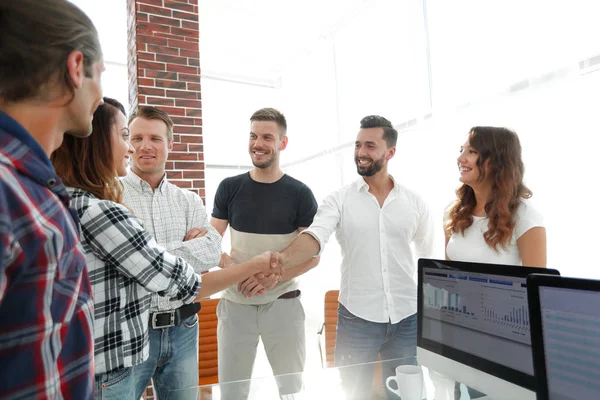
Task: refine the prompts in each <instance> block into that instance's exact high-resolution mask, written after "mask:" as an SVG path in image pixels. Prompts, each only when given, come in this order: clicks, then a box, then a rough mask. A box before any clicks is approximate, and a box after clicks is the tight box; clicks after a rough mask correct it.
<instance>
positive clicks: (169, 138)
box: [122, 107, 221, 400]
mask: <svg viewBox="0 0 600 400" xmlns="http://www.w3.org/2000/svg"><path fill="white" fill-rule="evenodd" d="M129 130H130V132H131V136H130V137H131V144H132V145H133V147H134V148H135V150H136V152H135V155H134V157H133V165H132V169H131V171H129V174H128V175H127V176H126V177H125V178H123V181H122V182H123V189H124V190H123V200H124V203H125V204H126V205H127V206H128V207H130V208H131V209H132V210H133V212H134V213H135V215H136V216H137V217H138V218H140V219H141V220H142V221H143V224H144V228H146V230H148V231H149V232H150V233H152V235H153V236H154V237H155V239H156V241H157V242H158V243H159V244H160V245H161V246H163V247H164V248H165V249H166V250H167V251H168V252H169V253H171V254H175V255H177V256H180V257H182V258H183V259H184V260H185V261H187V262H188V263H189V264H190V265H192V266H193V267H194V270H195V271H196V273H201V272H203V271H206V270H208V269H210V268H211V267H216V266H217V265H218V264H219V261H220V259H221V235H219V233H218V232H217V231H216V230H215V229H214V228H213V227H212V226H211V225H210V224H209V221H208V215H207V213H206V210H205V208H204V204H203V203H202V199H201V198H200V197H199V196H198V195H197V194H196V193H193V192H191V191H189V190H183V189H180V188H179V187H177V186H175V185H173V184H172V183H170V182H169V181H168V180H167V176H166V174H165V162H166V160H167V157H168V155H169V151H170V150H171V149H172V148H173V121H172V120H171V118H170V117H169V115H168V114H167V113H165V112H164V111H162V110H160V109H158V108H156V107H141V108H140V109H139V110H138V111H136V113H134V114H133V115H132V116H131V117H130V119H129ZM198 310H199V305H198V304H196V303H191V304H188V305H183V303H182V302H180V301H169V299H167V298H165V297H161V296H159V295H153V296H152V299H151V304H150V321H149V327H150V356H149V358H148V359H147V360H146V361H145V362H143V363H142V364H140V365H139V366H136V367H135V368H136V369H135V375H136V377H135V381H136V385H137V386H138V387H140V388H144V387H145V386H146V385H147V384H148V383H149V382H150V379H152V380H153V384H154V390H155V393H157V394H158V398H159V399H166V398H167V397H168V398H169V399H172V400H173V399H175V400H183V399H186V400H187V399H190V400H192V399H194V400H195V399H196V398H197V397H196V395H195V392H194V391H192V390H190V391H186V390H179V391H177V392H174V393H173V392H171V391H173V390H177V389H184V388H188V387H193V386H196V385H197V384H198V321H197V316H196V312H197V311H198ZM140 390H141V389H140Z"/></svg>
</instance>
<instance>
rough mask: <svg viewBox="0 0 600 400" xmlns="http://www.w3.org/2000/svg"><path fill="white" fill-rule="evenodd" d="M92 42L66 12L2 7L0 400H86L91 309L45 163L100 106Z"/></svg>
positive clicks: (58, 184) (70, 227)
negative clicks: (65, 135)
mask: <svg viewBox="0 0 600 400" xmlns="http://www.w3.org/2000/svg"><path fill="white" fill-rule="evenodd" d="M103 71H104V62H103V61H102V49H101V48H100V43H99V40H98V33H97V31H96V28H95V27H94V25H93V24H92V22H91V21H90V19H89V18H88V17H87V16H86V15H85V14H84V13H83V12H82V11H81V10H80V9H79V8H77V7H76V6H75V5H73V4H72V3H70V2H69V1H66V0H44V1H39V0H18V1H4V0H3V1H0V397H1V398H8V399H82V400H89V399H92V397H93V384H94V364H93V354H94V353H93V332H92V329H93V328H92V324H93V314H94V312H93V302H92V291H91V287H90V280H89V277H88V273H87V269H86V265H85V257H84V255H83V252H82V248H81V245H80V243H79V232H78V231H77V226H76V224H75V222H74V220H73V216H72V215H71V214H70V213H69V211H68V206H69V196H68V194H67V191H66V189H65V186H64V185H63V183H62V181H61V180H60V178H59V177H58V176H57V174H56V172H55V170H54V168H53V167H52V164H51V163H50V160H49V156H50V154H51V153H52V152H53V151H54V150H56V148H57V147H58V146H59V145H60V144H61V142H62V141H63V136H64V133H65V132H68V133H69V134H70V135H72V136H76V137H87V136H89V134H90V133H91V132H92V126H91V123H92V115H93V113H94V110H96V108H97V107H98V106H99V105H100V104H102V89H101V84H100V77H101V74H102V72H103Z"/></svg>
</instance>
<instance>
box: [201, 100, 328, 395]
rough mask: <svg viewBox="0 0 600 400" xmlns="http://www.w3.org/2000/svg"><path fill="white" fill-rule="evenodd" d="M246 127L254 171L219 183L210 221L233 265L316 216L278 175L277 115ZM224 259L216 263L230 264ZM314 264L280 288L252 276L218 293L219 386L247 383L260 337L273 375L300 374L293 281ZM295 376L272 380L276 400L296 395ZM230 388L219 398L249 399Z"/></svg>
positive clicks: (300, 191)
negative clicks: (226, 238)
mask: <svg viewBox="0 0 600 400" xmlns="http://www.w3.org/2000/svg"><path fill="white" fill-rule="evenodd" d="M250 122H251V130H250V143H249V152H250V157H251V158H252V163H253V164H254V167H255V168H254V169H252V170H251V171H250V172H248V173H245V174H241V175H237V176H234V177H230V178H227V179H225V180H223V181H222V182H221V184H220V185H219V188H218V189H217V193H216V195H215V201H214V209H213V213H212V220H211V224H212V225H213V226H214V227H215V228H216V229H217V231H219V233H221V235H223V234H224V233H225V230H226V229H227V226H228V225H229V226H230V233H231V259H232V261H233V262H235V263H242V262H244V261H246V260H249V259H250V258H252V257H253V256H255V255H257V254H261V253H262V252H264V251H266V250H272V251H281V250H283V249H284V248H285V247H287V245H289V244H290V243H291V241H292V240H293V239H294V238H295V237H296V236H297V235H298V233H299V232H300V231H302V230H303V229H306V228H307V227H308V226H309V225H310V224H311V223H312V220H313V217H314V215H315V213H316V212H317V202H316V201H315V198H314V196H313V194H312V191H311V190H310V189H309V188H308V186H306V185H305V184H303V183H302V182H300V181H298V180H296V179H294V178H292V177H290V176H289V175H286V174H284V173H283V171H282V170H281V168H280V166H279V153H280V151H281V150H284V149H285V148H286V146H287V143H288V138H287V136H286V129H287V123H286V120H285V117H284V116H283V114H281V113H280V112H279V111H277V110H275V109H273V108H264V109H261V110H258V111H257V112H255V113H254V114H253V115H252V117H251V118H250ZM226 258H227V257H226V256H224V260H223V262H222V264H227V262H229V261H226V260H225V259H226ZM317 263H318V258H313V259H311V260H309V261H308V262H306V263H304V264H300V265H297V266H294V267H292V268H289V269H287V270H286V273H285V275H284V276H283V277H282V280H281V281H280V282H277V281H276V280H275V278H273V277H270V276H267V277H263V276H255V277H253V278H250V279H248V280H246V281H244V282H242V283H241V284H239V285H238V286H237V287H231V288H229V289H227V290H225V291H224V292H223V296H222V299H221V301H220V302H219V306H218V308H217V316H218V318H219V324H218V328H217V335H218V352H219V354H218V356H219V382H220V383H223V382H231V381H239V380H247V379H250V377H251V376H252V367H253V365H254V360H255V358H256V348H257V345H258V339H259V337H260V338H262V341H263V344H264V346H265V352H266V354H267V357H268V359H269V363H270V364H271V367H272V369H273V373H274V375H284V374H294V373H299V372H302V371H303V370H304V361H305V337H304V309H303V307H302V304H301V302H300V290H298V283H297V281H296V279H295V277H297V276H298V275H301V274H303V273H304V272H306V271H308V270H310V269H311V268H313V267H315V266H316V265H317ZM298 375H299V374H296V375H294V376H287V377H277V378H276V379H277V384H278V387H279V393H280V395H285V394H291V393H296V392H299V391H300V390H301V388H302V380H301V378H300V377H299V376H298ZM229 386H232V385H223V386H222V396H223V398H224V399H227V400H238V399H246V398H247V396H248V390H249V384H248V385H246V386H245V387H242V385H235V386H236V387H235V388H232V387H229Z"/></svg>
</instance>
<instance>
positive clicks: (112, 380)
mask: <svg viewBox="0 0 600 400" xmlns="http://www.w3.org/2000/svg"><path fill="white" fill-rule="evenodd" d="M148 329H149V331H150V332H149V336H150V356H149V357H148V359H147V360H146V361H144V362H143V363H141V364H138V365H135V366H133V367H130V368H122V369H119V370H116V371H111V372H109V373H106V374H100V375H96V395H95V396H96V400H138V399H139V398H140V397H141V396H142V393H143V392H144V389H145V388H146V386H148V384H149V383H150V380H151V379H152V381H153V385H154V394H155V398H158V400H197V398H198V396H197V393H196V390H195V389H193V388H194V387H196V386H198V316H196V315H192V316H191V317H189V318H187V319H185V320H184V321H183V322H182V323H181V325H178V326H173V327H171V328H164V329H153V328H152V327H149V328H148ZM186 388H189V389H188V390H181V389H186Z"/></svg>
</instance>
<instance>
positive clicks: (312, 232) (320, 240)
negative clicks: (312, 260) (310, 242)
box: [300, 229, 325, 257]
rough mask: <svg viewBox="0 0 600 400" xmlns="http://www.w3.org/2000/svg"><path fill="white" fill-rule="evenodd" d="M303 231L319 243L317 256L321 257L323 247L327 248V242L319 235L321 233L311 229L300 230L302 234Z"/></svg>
mask: <svg viewBox="0 0 600 400" xmlns="http://www.w3.org/2000/svg"><path fill="white" fill-rule="evenodd" d="M303 233H308V234H309V235H310V236H312V237H313V238H314V239H315V240H316V241H317V242H318V243H319V252H318V253H317V255H316V256H315V257H320V256H321V253H323V249H324V248H325V242H324V241H323V240H322V239H321V238H320V237H319V234H318V233H317V232H315V231H312V230H310V229H305V230H303V231H302V232H300V234H301V235H302V234H303Z"/></svg>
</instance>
